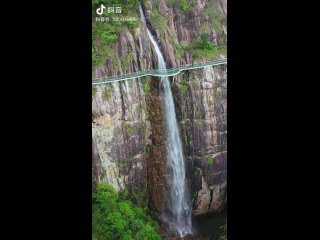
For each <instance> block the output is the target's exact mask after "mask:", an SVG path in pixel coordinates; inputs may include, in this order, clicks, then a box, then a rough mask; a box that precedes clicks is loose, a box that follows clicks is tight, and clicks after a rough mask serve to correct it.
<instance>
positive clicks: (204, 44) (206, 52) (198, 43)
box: [190, 33, 224, 60]
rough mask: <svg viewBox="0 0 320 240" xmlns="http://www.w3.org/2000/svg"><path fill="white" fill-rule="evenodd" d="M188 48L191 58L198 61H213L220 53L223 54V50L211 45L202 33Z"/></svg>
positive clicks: (206, 35)
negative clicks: (202, 58) (203, 58)
mask: <svg viewBox="0 0 320 240" xmlns="http://www.w3.org/2000/svg"><path fill="white" fill-rule="evenodd" d="M190 48H191V51H192V54H193V58H194V59H195V60H196V59H199V58H201V57H206V58H208V59H214V58H216V57H217V55H218V54H219V53H221V52H224V49H220V48H218V47H217V46H215V45H214V44H213V42H212V41H210V39H209V35H208V34H207V33H203V34H201V35H200V36H198V37H197V38H196V39H195V40H194V41H193V42H192V43H191V44H190Z"/></svg>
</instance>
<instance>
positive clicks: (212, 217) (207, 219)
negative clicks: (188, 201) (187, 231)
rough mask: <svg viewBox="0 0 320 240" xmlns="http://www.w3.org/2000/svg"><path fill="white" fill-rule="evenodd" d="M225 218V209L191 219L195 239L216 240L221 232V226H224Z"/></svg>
mask: <svg viewBox="0 0 320 240" xmlns="http://www.w3.org/2000/svg"><path fill="white" fill-rule="evenodd" d="M226 220H227V209H224V210H223V211H221V212H219V213H214V214H207V215H204V216H197V217H194V219H193V225H194V228H195V232H196V233H195V235H196V236H198V238H194V239H197V240H200V239H201V240H202V239H203V240H204V239H205V240H217V239H218V238H219V236H220V235H221V234H222V229H221V226H224V225H225V223H226Z"/></svg>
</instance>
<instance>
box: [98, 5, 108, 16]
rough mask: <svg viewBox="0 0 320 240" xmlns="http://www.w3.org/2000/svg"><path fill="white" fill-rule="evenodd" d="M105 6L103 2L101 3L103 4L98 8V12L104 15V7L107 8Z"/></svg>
mask: <svg viewBox="0 0 320 240" xmlns="http://www.w3.org/2000/svg"><path fill="white" fill-rule="evenodd" d="M105 8H106V7H105V6H104V5H103V4H101V6H100V7H99V8H97V10H96V13H97V14H98V15H102V14H103V9H105Z"/></svg>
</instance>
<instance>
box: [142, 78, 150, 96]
mask: <svg viewBox="0 0 320 240" xmlns="http://www.w3.org/2000/svg"><path fill="white" fill-rule="evenodd" d="M141 84H142V89H143V91H144V92H145V93H148V92H149V91H150V84H149V81H148V79H147V77H142V78H141Z"/></svg>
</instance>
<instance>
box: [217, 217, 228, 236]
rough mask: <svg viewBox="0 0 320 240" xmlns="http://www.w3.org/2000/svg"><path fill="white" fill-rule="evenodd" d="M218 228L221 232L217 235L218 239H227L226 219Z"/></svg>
mask: <svg viewBox="0 0 320 240" xmlns="http://www.w3.org/2000/svg"><path fill="white" fill-rule="evenodd" d="M220 229H222V234H221V235H220V236H219V238H218V240H227V221H226V223H225V224H224V225H223V226H221V227H220Z"/></svg>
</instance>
